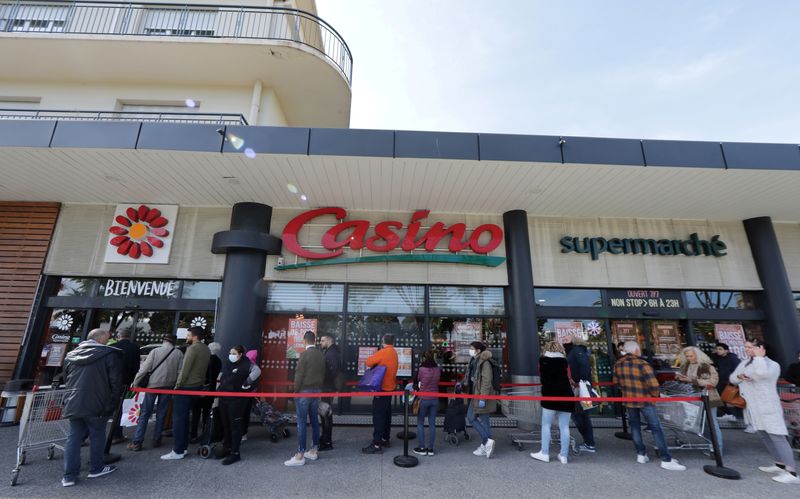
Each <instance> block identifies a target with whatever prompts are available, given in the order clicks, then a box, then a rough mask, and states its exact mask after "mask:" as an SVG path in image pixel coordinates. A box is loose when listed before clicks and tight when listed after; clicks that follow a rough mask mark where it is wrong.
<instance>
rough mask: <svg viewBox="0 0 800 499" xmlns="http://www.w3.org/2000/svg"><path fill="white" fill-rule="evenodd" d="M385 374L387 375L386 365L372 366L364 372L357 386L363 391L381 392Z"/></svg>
mask: <svg viewBox="0 0 800 499" xmlns="http://www.w3.org/2000/svg"><path fill="white" fill-rule="evenodd" d="M384 376H386V366H375V367H370V368H369V369H367V370H366V372H364V376H362V377H361V380H359V382H358V385H356V388H358V389H359V390H361V391H362V392H379V391H381V384H382V383H383V377H384Z"/></svg>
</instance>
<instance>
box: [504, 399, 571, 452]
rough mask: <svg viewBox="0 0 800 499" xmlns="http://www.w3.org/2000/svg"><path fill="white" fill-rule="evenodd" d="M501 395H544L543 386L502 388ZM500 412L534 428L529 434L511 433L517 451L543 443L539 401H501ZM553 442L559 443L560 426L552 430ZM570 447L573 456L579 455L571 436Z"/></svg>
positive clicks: (553, 427) (522, 424)
mask: <svg viewBox="0 0 800 499" xmlns="http://www.w3.org/2000/svg"><path fill="white" fill-rule="evenodd" d="M500 394H501V395H508V396H517V397H539V396H541V394H542V387H541V386H531V387H525V388H502V389H501V390H500ZM500 410H501V411H502V413H503V415H504V416H505V417H507V418H508V419H512V420H514V421H517V423H518V424H520V423H521V425H520V426H524V427H527V428H532V430H531V431H529V432H525V433H522V432H515V433H511V435H510V436H511V443H512V444H514V445H516V446H517V450H522V449H523V448H524V446H525V444H535V443H541V442H542V424H541V423H542V405H541V402H540V401H538V400H502V399H501V400H500ZM550 431H551V441H558V439H559V438H560V437H559V435H558V425H555V424H554V425H553V426H552V428H551V430H550ZM569 447H570V450H571V451H572V453H573V454H575V455H578V454H579V453H580V452H579V451H578V447H577V445H575V439H574V438H572V436H570V438H569Z"/></svg>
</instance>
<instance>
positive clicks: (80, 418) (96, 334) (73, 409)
mask: <svg viewBox="0 0 800 499" xmlns="http://www.w3.org/2000/svg"><path fill="white" fill-rule="evenodd" d="M110 337H111V335H110V334H109V333H108V331H105V330H103V329H94V330H92V331H91V332H90V333H89V336H88V337H87V340H86V341H84V342H82V343H81V344H80V345H78V347H77V348H76V349H75V350H73V351H71V352H70V353H68V354H67V357H66V360H65V362H64V376H65V378H66V384H67V389H68V390H72V391H71V392H70V393H69V394H68V395H67V397H66V399H65V400H64V409H63V411H62V416H63V417H64V418H65V419H68V420H69V436H68V437H67V445H66V448H65V449H64V478H63V479H62V480H61V485H63V486H64V487H70V486H72V485H75V483H76V481H77V478H78V473H79V472H80V468H81V441H82V440H83V438H84V437H85V435H86V434H87V433H88V434H89V449H90V452H89V455H90V458H91V459H90V463H89V464H90V469H89V475H88V478H97V477H101V476H103V475H107V474H109V473H113V472H114V471H116V470H117V467H116V466H113V465H111V466H106V465H105V463H104V462H103V450H104V447H105V436H106V421H108V417H109V416H111V414H113V413H114V410H115V409H116V404H117V403H118V402H119V396H120V394H121V390H122V368H121V366H122V351H121V350H119V349H117V348H114V347H111V346H108V345H106V343H108V339H109V338H110Z"/></svg>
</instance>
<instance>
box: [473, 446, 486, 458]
mask: <svg viewBox="0 0 800 499" xmlns="http://www.w3.org/2000/svg"><path fill="white" fill-rule="evenodd" d="M472 453H473V454H475V455H476V456H485V455H486V446H485V445H483V444H481V445H480V447H478V448H477V449H475V450H474V451H472Z"/></svg>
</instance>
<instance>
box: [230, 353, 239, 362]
mask: <svg viewBox="0 0 800 499" xmlns="http://www.w3.org/2000/svg"><path fill="white" fill-rule="evenodd" d="M228 360H230V361H231V362H234V363H235V362H239V356H238V355H234V354H229V355H228Z"/></svg>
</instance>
